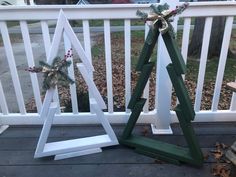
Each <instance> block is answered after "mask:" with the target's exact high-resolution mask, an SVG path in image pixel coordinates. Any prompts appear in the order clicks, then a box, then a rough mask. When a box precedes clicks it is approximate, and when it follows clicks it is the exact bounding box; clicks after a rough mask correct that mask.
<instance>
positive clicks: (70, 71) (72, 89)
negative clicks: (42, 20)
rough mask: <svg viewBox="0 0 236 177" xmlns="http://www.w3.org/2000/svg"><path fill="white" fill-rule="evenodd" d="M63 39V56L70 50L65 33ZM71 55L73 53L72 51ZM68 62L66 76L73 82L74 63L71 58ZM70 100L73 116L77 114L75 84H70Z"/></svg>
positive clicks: (69, 43)
mask: <svg viewBox="0 0 236 177" xmlns="http://www.w3.org/2000/svg"><path fill="white" fill-rule="evenodd" d="M63 38H64V45H65V46H64V47H65V54H66V53H67V52H68V51H70V50H71V42H70V40H69V38H68V36H67V35H66V33H65V32H64V33H63ZM72 54H73V51H72ZM67 60H68V61H70V62H71V65H70V66H69V67H68V75H69V76H70V78H71V79H72V80H74V81H75V71H74V61H73V56H71V57H68V58H67ZM69 87H70V99H71V103H72V112H73V113H74V114H78V112H79V110H78V100H77V91H76V84H70V86H69Z"/></svg>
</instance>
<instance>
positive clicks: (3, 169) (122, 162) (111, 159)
mask: <svg viewBox="0 0 236 177" xmlns="http://www.w3.org/2000/svg"><path fill="white" fill-rule="evenodd" d="M144 127H145V128H144ZM146 127H148V128H146ZM41 128H42V127H41V126H11V127H10V128H9V129H7V131H5V132H4V133H3V134H2V135H0V177H53V176H56V177H96V176H102V177H128V176H133V177H149V176H150V177H151V176H155V177H184V176H185V177H211V176H213V175H212V172H211V169H212V166H213V165H214V164H216V161H215V159H214V158H213V157H211V156H210V157H209V158H208V159H206V160H205V163H204V165H203V167H202V168H195V167H192V166H188V165H184V164H182V165H181V166H177V165H172V164H168V163H163V162H159V161H156V160H155V159H152V158H149V157H146V156H143V155H140V154H137V153H135V152H134V151H133V150H132V149H129V148H126V147H124V146H121V145H118V146H114V147H109V148H104V149H103V152H102V153H98V154H92V155H87V156H81V157H76V158H71V159H66V160H59V161H54V160H53V157H47V158H40V159H34V158H33V156H34V151H35V148H36V145H37V141H38V137H39V135H40V131H41ZM113 128H114V130H115V132H116V134H117V135H118V136H119V135H121V133H122V130H123V128H124V126H121V125H113ZM172 128H173V132H174V135H154V136H153V135H152V134H151V130H150V129H149V126H144V125H138V126H136V128H135V130H134V131H135V133H136V134H145V136H150V137H153V138H155V139H158V140H161V141H165V142H168V143H173V144H177V145H180V146H186V142H185V140H184V137H183V136H182V132H181V130H180V128H179V126H178V124H173V125H172ZM194 128H195V131H196V134H197V138H198V140H199V143H200V146H201V148H202V150H203V152H204V154H205V155H206V154H209V151H210V150H212V149H215V143H216V142H220V143H224V144H225V145H231V144H232V143H233V142H234V141H236V123H235V122H234V123H194ZM102 133H104V131H103V130H102V128H101V127H99V126H91V125H90V126H55V127H53V128H52V131H51V132H50V138H49V141H58V140H65V139H72V138H79V137H86V136H92V135H98V134H102ZM231 176H232V175H231ZM234 177H235V176H234Z"/></svg>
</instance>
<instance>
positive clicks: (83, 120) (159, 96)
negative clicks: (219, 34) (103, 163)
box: [0, 1, 236, 132]
mask: <svg viewBox="0 0 236 177" xmlns="http://www.w3.org/2000/svg"><path fill="white" fill-rule="evenodd" d="M173 2H174V1H173ZM173 5H175V4H173ZM60 9H63V11H64V13H65V15H66V16H67V18H68V19H70V20H82V22H83V23H82V24H83V37H84V47H85V51H86V53H87V55H88V57H89V58H91V59H92V55H91V41H90V39H91V34H90V24H89V22H90V20H104V28H103V29H104V39H105V40H104V41H105V44H104V48H105V61H106V79H107V98H108V112H106V113H105V115H106V117H107V118H108V119H109V121H110V122H111V123H125V122H126V121H127V119H128V117H129V115H130V113H129V110H126V111H124V112H114V111H113V106H114V105H113V84H112V75H111V74H112V60H113V58H112V57H111V26H110V20H114V19H122V20H124V48H125V55H124V60H125V98H126V99H125V100H126V105H127V103H128V101H129V99H130V97H131V47H132V46H131V37H132V36H131V20H133V19H138V17H137V16H136V11H137V10H138V9H141V10H143V11H147V12H148V11H149V10H150V9H149V5H137V4H129V5H86V6H80V7H78V6H70V5H68V6H21V7H14V6H9V7H0V30H1V35H2V39H3V44H4V47H5V57H3V56H1V57H0V64H1V61H7V62H8V65H9V70H10V74H11V79H12V82H13V87H14V90H15V94H16V102H17V104H18V108H19V112H18V113H13V112H11V111H9V107H10V106H11V105H9V104H8V103H7V101H6V98H5V97H6V95H7V94H6V93H7V92H8V90H4V89H3V88H2V85H4V82H2V85H1V84H0V108H1V109H0V110H1V113H0V124H6V125H16V124H42V123H43V120H40V119H39V114H38V113H39V112H40V110H41V107H42V101H41V97H40V95H41V90H40V86H39V82H38V77H37V75H36V74H30V78H31V83H30V85H31V86H32V89H33V94H34V98H35V100H36V105H37V111H38V113H27V111H26V108H25V101H24V100H25V99H24V94H23V92H22V90H24V87H26V86H27V84H25V83H21V81H20V79H19V70H18V67H17V64H16V63H17V56H16V55H15V52H14V48H13V46H12V43H11V41H10V37H9V27H8V26H7V22H9V21H18V22H19V24H20V32H21V33H22V39H23V44H24V48H25V60H26V61H27V63H28V66H34V65H35V61H34V57H35V55H36V54H35V53H34V52H35V51H33V50H32V45H33V41H32V42H31V40H32V39H31V36H30V34H29V26H28V21H32V20H33V21H35V20H36V21H39V22H40V26H41V30H42V41H43V44H42V45H44V48H45V52H44V53H45V55H47V54H48V50H47V49H49V46H50V44H51V41H50V34H49V26H48V21H50V20H56V19H57V17H58V14H59V11H60ZM235 15H236V3H235V2H204V3H203V2H202V3H191V4H190V7H189V8H188V9H187V10H186V11H184V12H183V13H182V14H181V15H180V17H181V18H183V19H184V24H183V37H182V54H183V57H184V59H185V60H186V61H187V51H188V43H189V35H190V26H191V18H194V17H200V16H201V17H206V23H205V28H204V37H203V45H202V51H201V57H200V67H199V74H198V81H197V88H196V99H195V104H194V108H195V111H196V119H195V121H201V122H204V121H235V120H236V111H235V110H236V95H235V94H233V97H232V102H231V106H230V109H229V110H217V107H218V103H219V97H220V90H221V86H222V80H223V76H224V68H225V63H226V60H227V52H228V47H229V42H230V36H231V31H232V25H233V18H234V16H235ZM214 16H226V17H227V18H226V25H225V32H224V39H223V45H222V49H221V54H220V59H219V67H218V71H217V76H216V81H215V89H214V96H213V101H212V107H211V110H207V111H204V110H200V105H201V98H202V89H203V82H204V76H205V67H206V61H207V52H208V45H209V36H210V32H211V25H212V18H213V17H214ZM176 24H177V23H176ZM174 26H176V25H174ZM145 31H146V33H147V31H148V28H145ZM65 43H66V44H68V41H67V42H65ZM68 47H69V46H68V45H65V48H68ZM167 56H168V55H166V52H165V47H163V45H162V41H161V39H160V41H159V44H158V62H157V72H158V73H159V74H158V77H157V78H158V79H157V82H156V94H155V95H156V98H155V100H156V103H155V109H154V110H153V111H148V110H149V109H148V104H146V105H145V108H144V112H143V113H142V114H141V117H140V119H139V122H140V123H153V124H155V125H156V127H157V128H158V130H168V129H169V124H170V123H171V122H176V121H177V118H176V115H175V113H174V112H173V111H170V106H171V92H172V86H171V83H170V81H169V76H168V74H167V72H166V69H165V65H167V64H168V63H169V61H168V59H166V57H167ZM69 74H70V75H71V76H73V75H74V71H73V69H70V70H69ZM1 80H2V78H0V81H1ZM104 82H105V81H104ZM70 93H71V95H72V96H71V100H72V109H73V110H72V112H71V113H62V112H60V111H58V114H57V115H56V118H55V124H77V123H79V124H91V123H97V120H96V117H95V114H92V113H89V112H88V113H80V112H79V110H78V108H77V98H76V87H75V86H72V87H70ZM144 96H145V97H147V98H148V97H149V87H148V86H147V87H146V90H145V94H144ZM57 99H58V98H57ZM160 132H161V131H160Z"/></svg>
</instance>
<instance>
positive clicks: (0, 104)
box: [0, 80, 9, 126]
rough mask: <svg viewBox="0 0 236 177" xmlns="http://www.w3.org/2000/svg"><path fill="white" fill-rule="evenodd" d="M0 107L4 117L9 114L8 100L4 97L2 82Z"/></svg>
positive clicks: (0, 85)
mask: <svg viewBox="0 0 236 177" xmlns="http://www.w3.org/2000/svg"><path fill="white" fill-rule="evenodd" d="M0 107H1V110H2V114H3V115H7V114H8V113H9V111H8V107H7V102H6V98H5V95H4V92H3V88H2V82H1V80H0ZM0 126H1V125H0Z"/></svg>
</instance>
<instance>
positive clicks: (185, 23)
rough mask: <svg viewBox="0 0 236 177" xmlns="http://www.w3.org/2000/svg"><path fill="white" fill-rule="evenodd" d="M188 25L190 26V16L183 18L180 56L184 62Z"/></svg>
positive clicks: (188, 31) (185, 60) (188, 32)
mask: <svg viewBox="0 0 236 177" xmlns="http://www.w3.org/2000/svg"><path fill="white" fill-rule="evenodd" d="M190 26H191V18H185V19H184V28H183V37H182V48H181V52H182V56H183V59H184V62H185V63H187V57H188V45H189V34H190Z"/></svg>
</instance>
